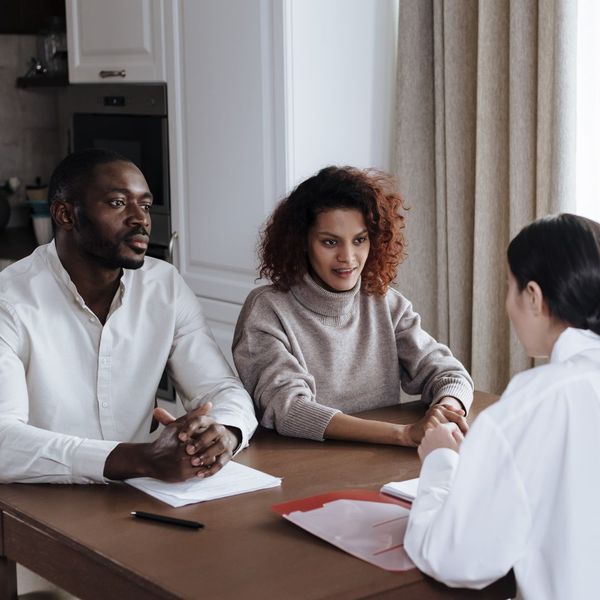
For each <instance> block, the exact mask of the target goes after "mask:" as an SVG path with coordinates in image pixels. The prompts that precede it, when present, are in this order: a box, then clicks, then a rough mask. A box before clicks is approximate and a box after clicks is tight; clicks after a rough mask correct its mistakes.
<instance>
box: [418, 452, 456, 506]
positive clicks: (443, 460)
mask: <svg viewBox="0 0 600 600" xmlns="http://www.w3.org/2000/svg"><path fill="white" fill-rule="evenodd" d="M458 460H459V456H458V453H457V452H455V451H454V450H450V448H438V449H437V450H433V451H432V452H430V453H429V454H428V455H427V456H426V457H425V460H424V461H423V465H422V466H421V473H420V474H419V489H418V492H417V496H418V495H419V493H420V491H421V490H426V489H430V488H433V487H436V488H440V489H443V490H445V491H447V490H449V489H450V486H451V485H452V481H453V480H454V473H455V472H456V469H457V467H458Z"/></svg>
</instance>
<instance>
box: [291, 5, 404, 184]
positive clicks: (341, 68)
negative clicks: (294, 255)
mask: <svg viewBox="0 0 600 600" xmlns="http://www.w3.org/2000/svg"><path fill="white" fill-rule="evenodd" d="M286 8H287V10H286V14H285V34H286V38H287V44H286V52H287V55H286V61H285V71H286V116H287V124H286V136H287V154H288V156H287V182H288V186H289V187H293V186H294V185H296V184H297V183H299V182H300V181H302V180H303V179H305V178H306V177H308V176H310V175H312V174H313V173H314V172H316V171H317V170H318V169H319V168H321V167H323V166H326V165H328V164H338V165H341V164H347V165H353V166H358V167H377V168H381V169H384V170H388V169H389V168H390V165H391V156H392V152H391V148H392V130H393V121H394V108H395V103H394V98H395V89H394V88H395V72H396V47H397V44H396V39H397V22H398V18H397V15H398V0H289V2H288V3H286Z"/></svg>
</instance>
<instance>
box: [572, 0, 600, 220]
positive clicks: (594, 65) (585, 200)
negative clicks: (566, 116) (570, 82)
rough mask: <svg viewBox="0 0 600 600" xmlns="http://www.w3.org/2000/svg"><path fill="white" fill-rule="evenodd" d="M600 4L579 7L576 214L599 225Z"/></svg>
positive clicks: (584, 1)
mask: <svg viewBox="0 0 600 600" xmlns="http://www.w3.org/2000/svg"><path fill="white" fill-rule="evenodd" d="M599 33H600V2H599V1H598V0H579V2H578V4H577V155H576V159H577V174H576V177H577V179H576V206H577V213H578V214H580V215H583V216H585V217H589V218H590V219H594V220H595V221H599V222H600V35H599Z"/></svg>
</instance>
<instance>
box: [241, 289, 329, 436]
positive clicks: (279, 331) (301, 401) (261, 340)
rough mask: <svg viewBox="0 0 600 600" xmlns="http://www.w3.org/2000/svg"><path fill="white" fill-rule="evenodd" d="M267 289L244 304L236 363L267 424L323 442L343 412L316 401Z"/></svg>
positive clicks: (309, 379)
mask: <svg viewBox="0 0 600 600" xmlns="http://www.w3.org/2000/svg"><path fill="white" fill-rule="evenodd" d="M269 289H270V288H268V287H267V288H260V289H258V290H254V291H253V292H252V293H251V294H250V295H249V296H248V298H247V300H246V302H245V304H244V306H243V307H242V311H241V313H240V316H239V319H238V322H237V325H236V328H235V333H234V339H233V346H232V351H233V359H234V362H235V366H236V368H237V370H238V374H239V376H240V379H241V380H242V383H243V384H244V386H245V388H246V390H247V391H248V393H249V394H250V395H251V396H252V398H253V400H254V405H255V408H256V411H257V413H258V418H259V421H260V424H261V425H262V426H263V427H267V428H269V429H276V430H277V431H278V432H279V433H281V434H282V435H288V436H293V437H301V438H308V439H312V440H319V441H322V440H323V439H324V438H323V435H324V432H325V429H326V428H327V425H328V424H329V421H330V420H331V418H332V417H333V415H335V414H336V413H338V412H339V411H338V410H336V409H334V408H330V407H327V406H323V405H321V404H318V403H317V402H316V398H315V380H314V377H313V376H312V375H311V374H310V373H309V372H308V370H307V367H306V364H305V362H304V359H303V356H302V354H301V350H300V349H299V347H298V345H297V344H293V343H292V340H291V339H290V337H293V333H292V332H291V331H290V328H289V327H286V324H285V323H284V322H283V320H282V317H281V313H282V312H284V311H277V310H276V309H275V307H274V306H273V304H272V303H271V302H269V301H268V299H267V298H266V296H267V295H268V294H269ZM277 294H278V295H279V294H280V295H282V296H283V295H284V292H278V293H277ZM278 313H279V314H278Z"/></svg>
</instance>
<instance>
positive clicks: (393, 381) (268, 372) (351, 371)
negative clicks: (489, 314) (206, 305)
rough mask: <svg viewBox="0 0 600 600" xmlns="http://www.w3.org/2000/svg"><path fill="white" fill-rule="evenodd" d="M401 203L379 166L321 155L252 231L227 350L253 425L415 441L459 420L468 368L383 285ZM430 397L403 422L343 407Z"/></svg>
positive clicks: (391, 274) (391, 273) (319, 436)
mask: <svg viewBox="0 0 600 600" xmlns="http://www.w3.org/2000/svg"><path fill="white" fill-rule="evenodd" d="M403 210H404V206H403V203H402V200H401V198H400V196H399V195H398V193H397V191H396V190H395V187H394V181H393V179H392V178H391V177H390V176H389V175H387V174H385V173H383V172H380V171H375V170H366V171H363V170H359V169H356V168H352V167H343V168H340V167H327V168H324V169H322V170H321V171H319V173H317V174H316V175H314V176H313V177H310V178H309V179H307V180H306V181H304V182H303V183H301V184H300V185H299V186H298V187H297V188H296V189H295V190H294V191H293V192H292V193H291V194H290V195H289V196H288V197H287V198H285V199H284V200H283V201H282V202H281V203H280V204H279V205H278V206H277V208H276V209H275V211H274V212H273V214H272V215H271V217H270V219H269V221H268V223H267V225H266V227H265V229H264V232H263V235H262V240H261V247H260V260H261V266H260V275H261V276H262V277H264V278H266V279H269V280H270V281H271V282H272V285H269V286H263V287H260V288H258V289H256V290H253V291H252V292H251V293H250V295H249V296H248V298H247V300H246V302H245V304H244V307H243V309H242V312H241V314H240V318H239V320H238V323H237V326H236V331H235V336H234V342H233V356H234V360H235V364H236V367H237V369H238V372H239V374H240V377H241V379H242V382H243V383H244V385H245V386H246V389H247V390H248V392H249V393H250V395H251V396H252V397H253V398H254V402H255V405H256V408H257V412H258V414H259V418H260V421H261V423H262V425H263V426H265V427H268V428H271V429H276V430H277V431H278V432H279V433H281V434H283V435H289V436H295V437H303V438H309V439H314V440H323V439H326V438H333V439H345V440H355V441H363V442H373V443H382V444H398V445H404V446H416V445H417V444H418V443H419V442H420V440H421V438H422V437H423V433H424V431H425V429H426V428H428V427H433V426H435V425H437V424H439V423H447V422H452V423H455V424H456V425H457V427H458V428H459V430H461V431H463V432H466V430H467V424H466V421H465V415H466V411H467V410H468V409H469V406H470V404H471V401H472V397H473V384H472V382H471V379H470V378H469V375H468V374H467V372H466V371H465V369H464V368H463V366H462V365H461V364H460V362H459V361H457V360H456V359H455V358H454V357H453V356H452V354H451V353H450V351H449V349H448V348H447V347H446V346H444V345H442V344H439V343H437V342H436V341H435V340H434V339H433V338H432V337H431V336H429V335H428V334H427V333H426V332H425V331H423V329H422V328H421V323H420V317H419V315H418V314H417V313H415V312H414V311H413V309H412V306H411V304H410V302H409V301H408V300H406V298H404V297H403V296H402V295H401V294H400V293H399V292H397V291H396V290H395V289H393V288H391V287H390V284H391V283H392V281H393V280H394V278H395V276H396V269H397V267H398V265H399V264H400V262H401V261H402V259H403V257H404V246H405V243H404V236H403V232H402V229H403V227H404V216H403V215H402V211H403ZM400 386H402V388H403V389H404V390H405V391H406V392H408V393H409V394H421V398H422V400H423V401H424V402H425V403H426V404H428V405H429V407H430V408H429V409H428V410H427V412H426V413H425V415H424V417H423V418H422V419H420V420H419V421H417V422H416V423H412V424H410V425H397V424H393V423H387V422H381V421H373V420H367V419H362V418H358V417H354V416H351V415H349V414H347V413H356V412H360V411H364V410H368V409H373V408H378V407H382V406H389V405H393V404H398V403H399V401H400Z"/></svg>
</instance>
